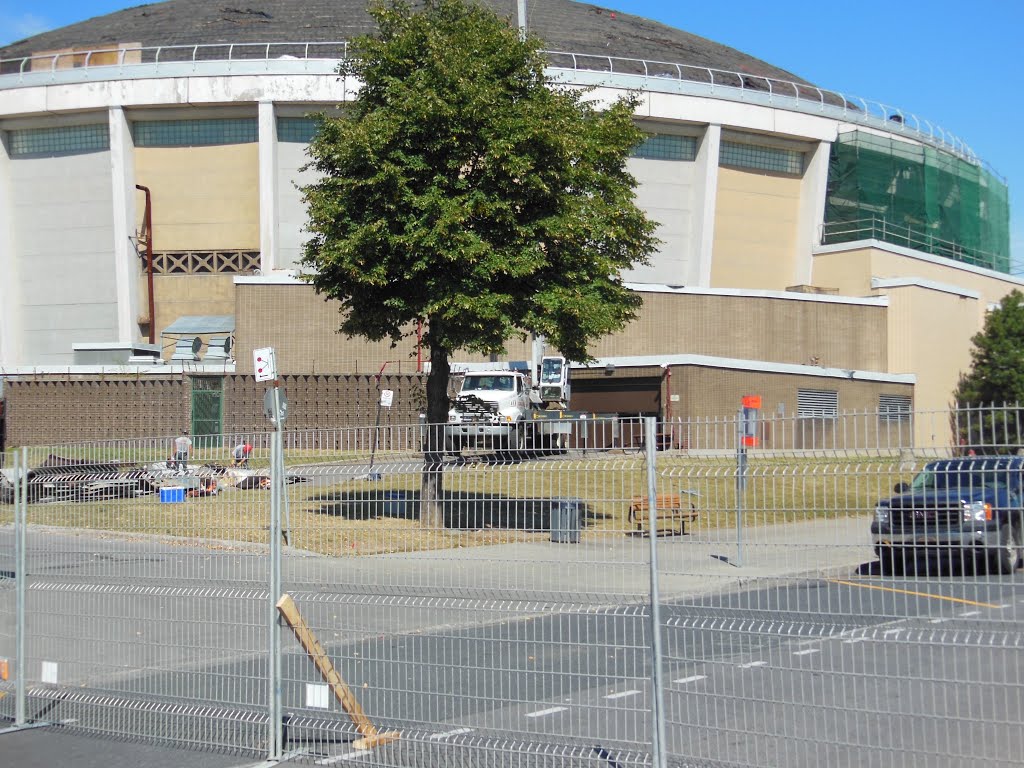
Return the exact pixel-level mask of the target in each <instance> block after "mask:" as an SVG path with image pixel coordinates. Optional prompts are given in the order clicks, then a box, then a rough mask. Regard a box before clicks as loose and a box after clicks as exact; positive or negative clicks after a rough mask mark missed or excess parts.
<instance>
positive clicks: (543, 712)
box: [526, 707, 569, 717]
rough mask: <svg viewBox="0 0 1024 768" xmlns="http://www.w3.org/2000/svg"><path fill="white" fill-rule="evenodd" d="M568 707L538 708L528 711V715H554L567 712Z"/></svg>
mask: <svg viewBox="0 0 1024 768" xmlns="http://www.w3.org/2000/svg"><path fill="white" fill-rule="evenodd" d="M568 709H569V708H568V707H548V708H547V709H538V710H537V711H536V712H527V713H526V716H527V717H545V716H547V715H554V714H556V713H558V712H565V711H567V710H568Z"/></svg>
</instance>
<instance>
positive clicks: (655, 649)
mask: <svg viewBox="0 0 1024 768" xmlns="http://www.w3.org/2000/svg"><path fill="white" fill-rule="evenodd" d="M644 443H645V450H644V456H645V457H646V463H647V508H648V515H647V521H648V525H649V527H650V535H649V536H648V541H649V542H650V552H651V556H650V571H651V653H652V655H653V657H654V658H653V660H652V664H651V686H652V688H653V690H654V703H653V707H654V734H653V749H652V752H653V756H652V757H653V760H654V765H655V766H656V768H665V766H666V763H665V691H664V688H663V686H662V679H661V673H662V655H661V596H660V593H659V589H658V504H657V501H658V499H657V496H658V479H657V472H656V469H657V460H656V457H657V453H658V421H657V419H656V418H655V417H654V416H648V417H646V418H645V419H644Z"/></svg>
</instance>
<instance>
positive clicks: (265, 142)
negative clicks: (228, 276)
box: [259, 101, 280, 275]
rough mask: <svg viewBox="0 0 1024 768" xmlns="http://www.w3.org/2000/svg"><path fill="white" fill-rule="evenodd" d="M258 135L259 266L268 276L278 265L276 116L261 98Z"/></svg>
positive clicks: (278, 212)
mask: <svg viewBox="0 0 1024 768" xmlns="http://www.w3.org/2000/svg"><path fill="white" fill-rule="evenodd" d="M259 109H260V111H259V134H260V148H259V157H260V269H261V270H262V271H263V274H264V275H269V274H270V273H271V272H272V271H273V270H275V269H277V268H278V265H279V263H280V257H279V254H278V249H279V247H280V237H279V236H278V228H279V224H278V219H279V218H280V211H279V210H278V204H277V182H278V179H277V176H278V173H277V117H276V115H275V113H274V102H272V101H261V102H260V108H259Z"/></svg>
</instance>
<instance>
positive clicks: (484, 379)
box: [462, 376, 516, 392]
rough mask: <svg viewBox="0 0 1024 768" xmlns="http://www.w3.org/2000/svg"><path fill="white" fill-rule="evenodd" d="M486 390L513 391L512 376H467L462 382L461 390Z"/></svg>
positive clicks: (513, 382) (514, 388) (514, 387)
mask: <svg viewBox="0 0 1024 768" xmlns="http://www.w3.org/2000/svg"><path fill="white" fill-rule="evenodd" d="M481 390H488V391H494V392H515V391H516V385H515V377H513V376H467V377H466V378H465V380H464V381H463V382H462V391H463V392H473V391H477V392H479V391H481Z"/></svg>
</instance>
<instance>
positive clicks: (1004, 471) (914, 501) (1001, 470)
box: [871, 456, 1024, 573]
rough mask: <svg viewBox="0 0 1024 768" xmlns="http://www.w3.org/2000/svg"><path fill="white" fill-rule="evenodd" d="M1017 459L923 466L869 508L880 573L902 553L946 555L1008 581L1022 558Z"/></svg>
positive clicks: (1023, 495) (1023, 488)
mask: <svg viewBox="0 0 1024 768" xmlns="http://www.w3.org/2000/svg"><path fill="white" fill-rule="evenodd" d="M1022 472H1024V457H1019V456H970V457H963V458H951V459H940V460H938V461H933V462H930V463H929V464H927V465H925V467H924V469H922V470H921V471H920V472H918V473H917V475H916V476H915V477H914V479H913V480H912V481H911V482H910V483H898V484H897V485H896V487H895V488H894V489H893V490H894V493H895V495H894V496H891V497H890V498H888V499H883V500H881V501H879V502H878V504H877V505H876V506H875V519H874V521H873V522H872V523H871V540H872V544H873V545H874V547H875V552H876V553H877V554H878V557H879V559H880V560H881V562H882V566H883V568H885V569H891V567H892V565H893V562H894V560H895V554H896V553H898V552H901V551H904V550H912V551H915V552H916V551H924V552H926V553H930V554H937V553H939V552H946V553H948V554H953V555H954V556H955V557H957V558H960V557H963V558H964V559H968V558H969V559H972V560H977V561H979V562H980V563H983V564H984V565H987V566H988V568H989V569H990V570H992V571H994V572H996V573H1010V572H1012V571H1013V570H1015V569H1016V568H1017V567H1019V566H1020V565H1021V564H1022V558H1024V545H1022V534H1024V477H1022Z"/></svg>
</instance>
